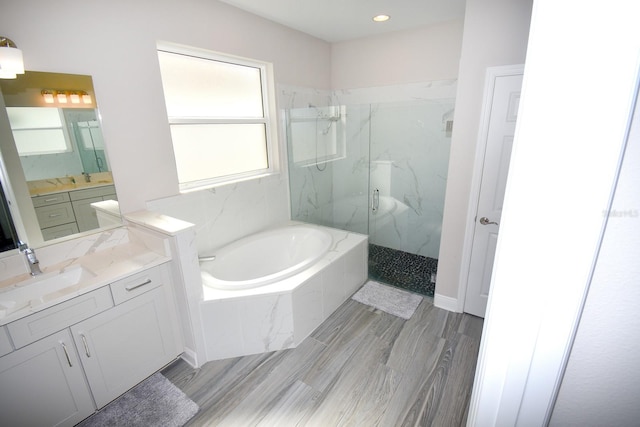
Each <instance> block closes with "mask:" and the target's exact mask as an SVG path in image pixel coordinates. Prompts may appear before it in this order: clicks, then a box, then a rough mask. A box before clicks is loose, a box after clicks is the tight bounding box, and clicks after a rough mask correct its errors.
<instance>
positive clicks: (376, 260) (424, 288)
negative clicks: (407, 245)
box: [369, 244, 438, 297]
mask: <svg viewBox="0 0 640 427" xmlns="http://www.w3.org/2000/svg"><path fill="white" fill-rule="evenodd" d="M437 271H438V260H437V259H434V258H429V257H425V256H421V255H415V254H411V253H408V252H403V251H399V250H396V249H391V248H386V247H383V246H378V245H373V244H369V278H370V279H372V280H376V281H378V282H382V283H386V284H388V285H392V286H395V287H398V288H401V289H406V290H408V291H411V292H416V293H418V294H421V295H426V296H429V297H433V294H434V291H435V283H434V282H431V278H432V275H433V277H435V274H436V272H437Z"/></svg>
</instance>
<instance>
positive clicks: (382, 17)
mask: <svg viewBox="0 0 640 427" xmlns="http://www.w3.org/2000/svg"><path fill="white" fill-rule="evenodd" d="M372 19H373V20H374V21H375V22H385V21H388V20H389V19H391V17H390V16H389V15H376V16H374V17H373V18H372Z"/></svg>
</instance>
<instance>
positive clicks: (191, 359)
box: [180, 348, 198, 368]
mask: <svg viewBox="0 0 640 427" xmlns="http://www.w3.org/2000/svg"><path fill="white" fill-rule="evenodd" d="M180 357H181V358H182V360H184V361H185V362H187V363H188V364H189V365H190V366H191V367H192V368H197V367H198V357H197V356H196V353H195V352H194V351H193V350H191V349H190V348H185V349H184V352H183V353H182V354H181V355H180Z"/></svg>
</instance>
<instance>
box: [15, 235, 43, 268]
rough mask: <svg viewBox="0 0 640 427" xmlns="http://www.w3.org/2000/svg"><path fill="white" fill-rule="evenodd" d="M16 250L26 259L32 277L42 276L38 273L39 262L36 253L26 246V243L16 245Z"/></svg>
mask: <svg viewBox="0 0 640 427" xmlns="http://www.w3.org/2000/svg"><path fill="white" fill-rule="evenodd" d="M18 249H19V250H20V252H22V253H23V254H24V255H25V256H26V257H27V262H28V263H29V270H31V271H30V273H31V275H32V276H37V275H38V274H42V271H40V261H38V258H37V257H36V251H34V250H33V249H31V248H30V247H29V246H27V244H26V243H23V242H20V243H19V245H18Z"/></svg>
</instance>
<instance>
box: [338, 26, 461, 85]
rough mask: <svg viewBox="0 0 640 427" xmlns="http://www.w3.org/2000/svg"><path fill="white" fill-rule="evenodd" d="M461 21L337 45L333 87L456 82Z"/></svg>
mask: <svg viewBox="0 0 640 427" xmlns="http://www.w3.org/2000/svg"><path fill="white" fill-rule="evenodd" d="M461 44H462V20H452V21H448V22H443V23H441V24H438V25H433V26H430V27H423V28H418V29H415V30H407V31H398V32H394V33H387V34H383V35H380V36H373V37H367V38H362V39H356V40H349V41H344V42H338V43H334V44H333V45H332V54H331V61H332V72H331V84H332V87H333V88H334V89H355V88H367V87H375V86H389V85H397V84H404V83H418V82H428V81H432V80H447V79H455V78H456V76H457V75H458V65H459V61H460V46H461Z"/></svg>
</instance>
